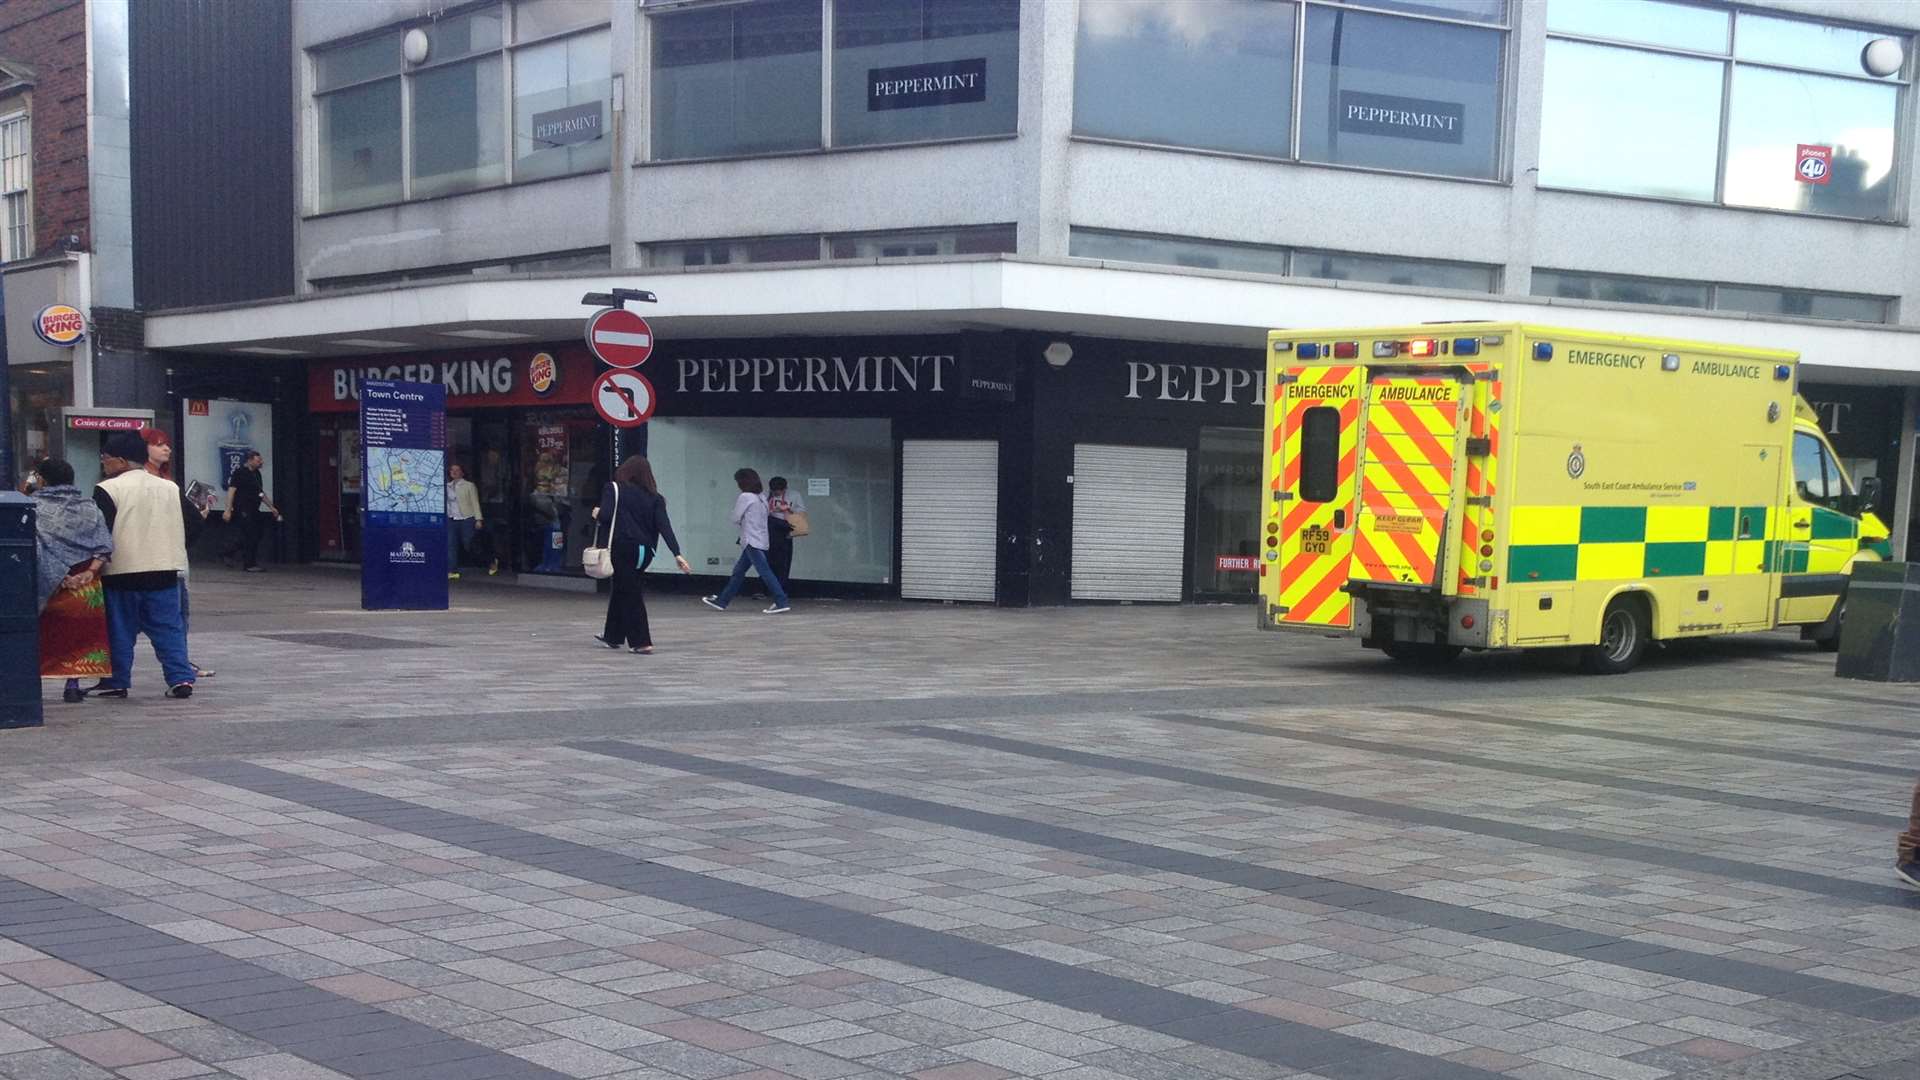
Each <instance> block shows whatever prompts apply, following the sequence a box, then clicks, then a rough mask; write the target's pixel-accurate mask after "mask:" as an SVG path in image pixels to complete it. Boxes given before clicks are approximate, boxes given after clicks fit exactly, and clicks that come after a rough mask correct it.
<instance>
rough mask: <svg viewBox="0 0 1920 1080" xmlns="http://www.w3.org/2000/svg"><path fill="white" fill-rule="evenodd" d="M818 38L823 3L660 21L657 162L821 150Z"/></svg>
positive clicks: (767, 3) (798, 1)
mask: <svg viewBox="0 0 1920 1080" xmlns="http://www.w3.org/2000/svg"><path fill="white" fill-rule="evenodd" d="M820 34H821V31H820V4H819V2H818V0H764V2H762V3H756V4H733V5H728V6H725V7H717V8H704V9H699V10H694V11H683V12H674V13H671V14H663V15H656V16H654V18H653V23H652V36H653V156H654V157H655V158H659V159H674V158H702V157H728V156H737V155H745V154H770V153H779V152H782V151H792V150H808V149H816V148H818V147H819V146H820V63H821V58H820Z"/></svg>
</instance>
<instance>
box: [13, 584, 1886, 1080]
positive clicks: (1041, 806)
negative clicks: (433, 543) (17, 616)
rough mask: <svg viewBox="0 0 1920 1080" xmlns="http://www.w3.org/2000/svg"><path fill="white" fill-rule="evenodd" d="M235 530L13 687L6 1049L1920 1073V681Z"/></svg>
mask: <svg viewBox="0 0 1920 1080" xmlns="http://www.w3.org/2000/svg"><path fill="white" fill-rule="evenodd" d="M454 607H455V610H453V611H451V612H447V613H405V614H395V613H389V614H380V615H373V614H366V613H361V612H359V611H357V610H356V597H355V594H354V590H353V582H352V580H351V579H350V578H349V577H347V576H346V575H344V574H341V573H339V572H334V573H327V572H319V571H307V572H286V573H279V574H269V575H265V576H263V577H259V578H251V579H242V578H240V577H239V575H221V574H218V573H205V574H201V573H196V575H195V581H194V609H195V610H194V619H195V622H194V639H193V650H194V657H195V660H196V661H197V662H199V663H200V664H201V665H202V666H205V667H212V668H216V669H218V671H219V674H218V676H217V677H216V678H214V679H212V680H209V681H207V682H205V683H203V684H202V685H201V686H200V688H199V690H200V692H199V693H197V694H196V695H195V697H194V698H193V699H192V700H190V701H185V702H176V701H168V700H165V699H163V698H161V697H160V694H159V691H160V689H161V687H160V684H159V680H158V677H157V671H156V670H155V669H154V667H153V666H152V661H151V657H150V656H149V657H145V658H143V659H142V667H140V668H139V669H137V671H136V685H135V690H134V695H133V697H132V698H131V699H130V700H128V701H124V702H107V701H91V702H86V703H83V704H81V705H76V706H66V705H62V704H60V703H58V701H57V696H58V695H57V686H56V687H54V688H53V689H52V691H51V696H52V698H54V699H56V700H53V701H52V702H51V703H50V704H49V705H48V707H47V709H48V724H47V726H46V727H44V728H41V729H34V730H22V731H13V732H4V733H0V1076H5V1077H18V1078H56V1077H57V1078H100V1077H113V1076H118V1077H125V1078H128V1080H172V1078H185V1077H200V1076H208V1077H242V1078H246V1080H317V1078H325V1080H333V1078H336V1077H355V1078H374V1077H381V1078H388V1077H391V1078H419V1080H441V1078H444V1080H490V1078H506V1077H539V1078H561V1077H619V1078H625V1080H640V1078H674V1077H684V1078H694V1080H718V1078H723V1077H731V1078H739V1080H749V1078H751V1080H762V1078H777V1077H799V1078H806V1080H832V1078H863V1080H866V1078H880V1077H912V1078H916V1080H997V1078H1002V1077H1013V1076H1019V1077H1030V1076H1032V1077H1049V1078H1053V1080H1120V1078H1131V1080H1183V1078H1194V1080H1201V1078H1213V1077H1223V1078H1233V1080H1260V1078H1268V1077H1273V1078H1278V1077H1302V1078H1312V1077H1321V1078H1327V1080H1393V1078H1401V1080H1470V1078H1483V1080H1484V1078H1491V1077H1494V1076H1496V1075H1499V1076H1507V1077H1513V1078H1516V1080H1592V1078H1595V1077H1602V1078H1608V1080H1658V1078H1662V1077H1679V1078H1689V1080H1693V1078H1697V1080H1708V1078H1711V1080H1734V1078H1748V1080H1789V1078H1791V1080H1834V1078H1839V1077H1848V1078H1857V1080H1920V893H1916V892H1911V891H1908V890H1905V889H1903V888H1902V887H1900V886H1899V885H1898V884H1897V883H1896V882H1895V881H1894V879H1893V877H1892V875H1891V873H1890V865H1891V855H1892V841H1893V836H1894V834H1895V833H1896V832H1898V831H1899V829H1900V828H1901V827H1902V825H1903V824H1904V821H1905V815H1906V810H1907V804H1908V799H1909V795H1910V793H1911V790H1912V787H1913V783H1914V780H1915V777H1916V775H1920V692H1916V691H1915V690H1912V689H1907V688H1901V687H1893V686H1885V685H1876V684H1864V683H1851V682H1840V681H1838V680H1836V679H1834V678H1833V676H1832V661H1831V658H1830V657H1827V656H1824V655H1822V654H1818V653H1815V652H1813V651H1811V650H1810V649H1809V648H1807V647H1805V646H1802V645H1800V644H1799V643H1798V642H1796V641H1794V640H1792V639H1791V638H1790V637H1785V636H1779V637H1766V638H1761V639H1753V640H1746V641H1729V642H1714V643H1708V644H1704V645H1700V646H1695V647H1691V648H1686V649H1675V650H1670V651H1668V652H1667V653H1665V654H1663V655H1660V656H1657V657H1655V658H1653V659H1652V660H1651V662H1650V663H1649V665H1648V666H1647V667H1646V668H1645V669H1644V670H1642V671H1640V672H1637V673H1635V674H1633V675H1630V676H1625V677H1620V678H1610V679H1596V678H1591V677H1583V676H1580V675H1577V674H1575V673H1574V672H1573V671H1572V670H1571V669H1570V667H1569V666H1568V665H1567V664H1566V663H1565V662H1564V661H1563V660H1562V659H1561V658H1556V657H1542V656H1529V657H1515V656H1497V657H1470V658H1467V659H1466V660H1464V661H1463V662H1462V663H1461V664H1459V665H1457V666H1455V667H1454V668H1451V669H1448V670H1445V671H1439V672H1434V671H1418V670H1407V669H1402V668H1399V667H1397V666H1395V665H1393V664H1392V663H1390V662H1388V661H1386V660H1384V659H1382V658H1380V657H1379V656H1377V654H1371V653H1364V652H1361V651H1360V650H1359V649H1358V648H1357V646H1355V645H1354V644H1353V643H1351V642H1345V641H1331V640H1324V639H1320V638H1313V637H1306V638H1295V637H1285V638H1283V637H1277V636H1274V635H1264V634H1260V633H1258V632H1256V631H1255V630H1254V629H1253V628H1252V626H1251V622H1252V615H1251V612H1250V611H1249V610H1248V609H1246V608H1244V607H1203V608H1196V607H1184V608H1148V607H1082V608H1070V609H1058V610H1044V611H1039V610H1036V611H997V610H988V609H973V608H957V607H943V606H923V605H902V604H856V603H829V602H811V603H809V602H804V601H803V602H801V603H799V604H797V605H796V610H795V612H794V613H793V614H792V615H789V616H780V617H763V616H760V615H758V614H753V613H750V612H749V611H744V610H743V611H741V612H730V613H727V614H724V615H721V614H715V613H712V612H707V611H705V610H704V609H701V608H700V607H699V606H698V605H697V603H696V602H695V601H694V600H693V599H692V598H691V596H676V597H661V598H656V600H655V602H654V608H655V616H656V618H655V624H656V630H655V634H656V639H657V640H658V642H659V645H660V651H659V652H658V653H657V654H655V655H653V656H647V657H641V656H633V655H631V654H627V653H624V652H621V653H613V652H610V651H608V650H604V649H599V648H597V647H595V646H594V645H593V643H592V641H591V640H590V638H589V634H591V633H592V632H593V631H594V630H595V629H596V628H597V619H598V614H597V613H598V610H599V608H598V605H597V601H596V600H595V598H593V597H590V596H572V595H559V594H549V593H543V592H536V591H532V590H526V589H516V588H509V587H502V586H497V585H490V584H486V583H474V584H467V583H463V587H460V588H457V589H456V591H455V596H454Z"/></svg>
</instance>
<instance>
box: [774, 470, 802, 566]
mask: <svg viewBox="0 0 1920 1080" xmlns="http://www.w3.org/2000/svg"><path fill="white" fill-rule="evenodd" d="M794 514H799V515H800V520H802V521H805V520H806V514H807V504H806V503H804V502H802V501H801V500H800V496H798V495H796V494H794V493H793V492H791V491H789V490H787V478H786V477H784V476H776V477H774V478H773V479H771V480H769V481H767V565H768V566H771V567H773V576H774V577H777V578H779V579H780V583H781V584H782V585H790V584H792V583H793V538H794V536H795V535H796V533H795V532H794V522H793V518H792V516H793V515H794ZM797 535H801V536H804V535H806V534H805V533H804V532H802V533H799V534H797Z"/></svg>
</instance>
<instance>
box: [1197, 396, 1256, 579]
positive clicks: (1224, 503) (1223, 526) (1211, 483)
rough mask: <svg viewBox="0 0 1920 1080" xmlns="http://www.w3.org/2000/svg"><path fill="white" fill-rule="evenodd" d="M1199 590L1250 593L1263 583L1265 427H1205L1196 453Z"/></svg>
mask: <svg viewBox="0 0 1920 1080" xmlns="http://www.w3.org/2000/svg"><path fill="white" fill-rule="evenodd" d="M1191 551H1192V574H1193V596H1194V598H1195V599H1197V600H1220V599H1237V598H1241V597H1250V596H1252V595H1254V593H1255V592H1257V591H1258V586H1259V583H1260V431H1259V429H1257V428H1201V429H1200V445H1199V448H1198V449H1197V450H1195V452H1194V455H1193V545H1192V548H1191Z"/></svg>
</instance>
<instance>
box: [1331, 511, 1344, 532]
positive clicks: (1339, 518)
mask: <svg viewBox="0 0 1920 1080" xmlns="http://www.w3.org/2000/svg"><path fill="white" fill-rule="evenodd" d="M1333 527H1334V528H1336V529H1344V528H1346V527H1347V512H1346V511H1345V510H1335V511H1334V512H1333Z"/></svg>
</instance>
